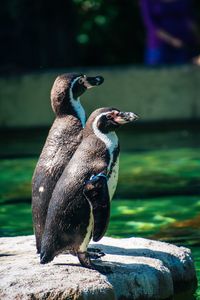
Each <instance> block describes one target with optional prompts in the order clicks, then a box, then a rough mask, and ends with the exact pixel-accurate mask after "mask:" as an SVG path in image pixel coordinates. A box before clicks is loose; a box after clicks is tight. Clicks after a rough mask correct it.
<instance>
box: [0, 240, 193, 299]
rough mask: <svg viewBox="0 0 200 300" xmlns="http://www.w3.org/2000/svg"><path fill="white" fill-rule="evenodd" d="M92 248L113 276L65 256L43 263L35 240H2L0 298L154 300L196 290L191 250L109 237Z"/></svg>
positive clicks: (146, 241)
mask: <svg viewBox="0 0 200 300" xmlns="http://www.w3.org/2000/svg"><path fill="white" fill-rule="evenodd" d="M92 247H96V248H100V249H101V250H102V251H104V252H105V253H106V255H105V256H104V257H103V258H102V259H101V261H100V260H99V261H98V264H104V265H107V266H110V268H111V270H112V273H110V274H108V275H102V274H100V273H99V272H97V271H95V270H88V269H84V268H82V267H81V266H80V264H79V262H78V259H77V258H76V257H73V256H71V255H67V254H62V255H59V256H58V257H56V258H55V259H54V260H53V262H51V263H50V264H47V265H40V264H39V257H38V255H37V254H36V253H35V240H34V237H33V236H24V237H14V238H1V239H0V299H2V300H11V299H12V300H13V299H16V300H21V299H23V300H39V299H42V300H46V299H48V300H50V299H51V300H58V299H59V300H64V299H70V300H72V299H76V300H114V299H120V300H128V299H134V300H141V299H146V300H147V299H148V300H149V299H151V300H153V299H155V300H156V299H172V297H173V294H174V292H175V291H177V290H179V291H184V289H185V288H186V287H187V288H188V287H190V288H191V287H192V289H193V291H194V287H195V285H196V273H195V269H194V264H193V261H192V258H191V253H190V250H189V249H187V248H183V247H177V246H174V245H171V244H167V243H162V242H158V241H152V240H147V239H141V238H129V239H113V238H107V237H105V238H103V239H102V240H101V241H100V242H99V243H93V244H92ZM186 299H187V298H186Z"/></svg>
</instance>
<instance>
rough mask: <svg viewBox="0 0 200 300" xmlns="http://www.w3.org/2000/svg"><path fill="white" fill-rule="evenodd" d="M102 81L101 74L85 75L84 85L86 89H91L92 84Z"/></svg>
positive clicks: (99, 83)
mask: <svg viewBox="0 0 200 300" xmlns="http://www.w3.org/2000/svg"><path fill="white" fill-rule="evenodd" d="M103 82H104V78H103V77H102V76H95V77H86V78H85V81H84V86H85V87H86V88H87V89H91V88H92V87H94V86H98V85H101V84H102V83H103Z"/></svg>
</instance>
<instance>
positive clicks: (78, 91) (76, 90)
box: [51, 73, 104, 115]
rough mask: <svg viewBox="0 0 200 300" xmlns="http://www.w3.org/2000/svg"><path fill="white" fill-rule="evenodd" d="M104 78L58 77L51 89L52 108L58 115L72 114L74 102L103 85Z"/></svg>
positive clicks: (66, 75)
mask: <svg viewBox="0 0 200 300" xmlns="http://www.w3.org/2000/svg"><path fill="white" fill-rule="evenodd" d="M103 81H104V79H103V77H102V76H94V77H87V76H86V75H83V74H75V73H66V74H62V75H60V76H58V77H57V78H56V80H55V81H54V84H53V87H52V89H51V106H52V109H53V111H54V112H55V113H56V114H57V115H63V114H69V113H71V111H70V109H71V105H72V103H71V102H72V101H77V100H78V98H79V97H80V96H81V95H82V94H83V93H84V92H85V91H86V90H87V89H90V88H92V87H95V86H98V85H101V84H102V83H103Z"/></svg>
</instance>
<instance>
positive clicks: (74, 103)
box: [69, 76, 86, 127]
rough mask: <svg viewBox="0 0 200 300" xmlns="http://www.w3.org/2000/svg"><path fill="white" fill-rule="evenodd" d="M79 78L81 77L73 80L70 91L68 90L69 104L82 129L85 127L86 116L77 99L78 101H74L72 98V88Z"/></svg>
mask: <svg viewBox="0 0 200 300" xmlns="http://www.w3.org/2000/svg"><path fill="white" fill-rule="evenodd" d="M80 78H81V76H79V77H77V78H75V79H74V80H73V81H72V83H71V86H70V90H69V97H70V102H71V104H72V106H73V108H74V110H75V111H76V113H77V115H78V117H79V119H80V121H81V124H82V126H83V127H85V123H86V115H85V110H84V108H83V106H82V105H81V103H80V100H79V98H78V99H74V96H73V91H72V90H73V87H74V85H75V83H76V82H77V81H78V80H79V79H80Z"/></svg>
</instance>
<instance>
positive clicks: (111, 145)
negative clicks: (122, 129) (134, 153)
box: [92, 119, 119, 172]
mask: <svg viewBox="0 0 200 300" xmlns="http://www.w3.org/2000/svg"><path fill="white" fill-rule="evenodd" d="M97 122H98V119H96V120H95V122H94V123H93V125H92V128H93V132H94V134H95V136H96V137H97V138H99V139H100V140H101V141H102V142H103V143H104V144H105V146H106V149H107V150H108V152H109V155H110V161H109V164H108V172H109V171H110V168H111V165H112V163H113V158H114V151H115V149H116V148H117V147H118V145H119V142H118V137H117V135H116V133H115V132H114V131H111V132H108V133H103V132H101V131H100V130H99V129H98V127H97Z"/></svg>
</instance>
